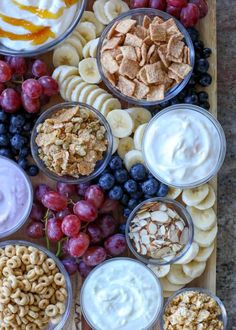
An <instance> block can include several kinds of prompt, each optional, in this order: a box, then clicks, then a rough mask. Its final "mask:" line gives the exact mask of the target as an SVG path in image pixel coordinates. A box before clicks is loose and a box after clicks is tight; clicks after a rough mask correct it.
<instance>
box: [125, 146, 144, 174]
mask: <svg viewBox="0 0 236 330" xmlns="http://www.w3.org/2000/svg"><path fill="white" fill-rule="evenodd" d="M138 163H141V164H144V159H143V154H142V152H141V151H140V150H130V151H129V152H127V154H126V155H125V158H124V164H125V167H126V169H127V170H128V171H129V170H130V168H131V167H132V166H133V165H135V164H138Z"/></svg>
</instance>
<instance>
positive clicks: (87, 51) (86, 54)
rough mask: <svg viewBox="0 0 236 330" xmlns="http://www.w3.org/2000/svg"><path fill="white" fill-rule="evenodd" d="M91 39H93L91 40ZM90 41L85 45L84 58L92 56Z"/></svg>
mask: <svg viewBox="0 0 236 330" xmlns="http://www.w3.org/2000/svg"><path fill="white" fill-rule="evenodd" d="M90 41H91V40H90ZM90 41H89V42H87V44H86V45H84V47H83V58H88V57H90Z"/></svg>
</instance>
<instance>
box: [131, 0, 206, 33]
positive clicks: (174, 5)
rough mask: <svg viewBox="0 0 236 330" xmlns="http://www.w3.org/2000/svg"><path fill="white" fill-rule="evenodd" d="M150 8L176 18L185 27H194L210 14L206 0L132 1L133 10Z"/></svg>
mask: <svg viewBox="0 0 236 330" xmlns="http://www.w3.org/2000/svg"><path fill="white" fill-rule="evenodd" d="M143 7H150V8H155V9H159V10H163V11H166V12H167V13H168V14H170V15H172V16H175V17H176V18H177V19H179V20H180V21H181V23H182V24H183V25H184V26H185V27H187V28H188V27H193V26H194V25H196V24H197V22H198V21H199V19H200V18H203V17H205V16H206V15H207V13H208V4H207V2H206V0H131V8H143Z"/></svg>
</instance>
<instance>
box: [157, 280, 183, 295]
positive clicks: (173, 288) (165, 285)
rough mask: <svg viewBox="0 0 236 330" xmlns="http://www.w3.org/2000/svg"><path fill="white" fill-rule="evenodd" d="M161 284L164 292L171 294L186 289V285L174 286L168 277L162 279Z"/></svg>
mask: <svg viewBox="0 0 236 330" xmlns="http://www.w3.org/2000/svg"><path fill="white" fill-rule="evenodd" d="M160 282H161V285H162V288H163V291H169V292H174V291H178V290H180V289H182V288H183V287H184V284H179V285H177V284H173V283H171V282H170V281H169V280H168V278H167V277H161V278H160Z"/></svg>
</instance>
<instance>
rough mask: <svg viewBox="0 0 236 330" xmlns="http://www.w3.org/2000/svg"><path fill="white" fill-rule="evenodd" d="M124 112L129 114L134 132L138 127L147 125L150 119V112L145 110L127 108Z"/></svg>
mask: <svg viewBox="0 0 236 330" xmlns="http://www.w3.org/2000/svg"><path fill="white" fill-rule="evenodd" d="M126 111H128V113H129V114H130V116H131V117H132V118H133V121H134V131H135V130H136V128H137V127H138V126H139V125H142V124H145V123H148V122H149V121H150V120H151V118H152V115H151V112H150V111H149V110H147V109H145V108H140V107H134V108H128V109H127V110H126Z"/></svg>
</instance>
